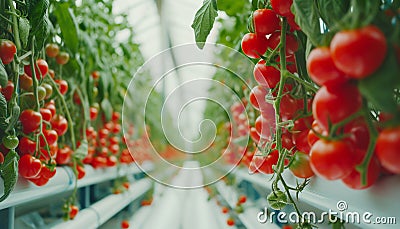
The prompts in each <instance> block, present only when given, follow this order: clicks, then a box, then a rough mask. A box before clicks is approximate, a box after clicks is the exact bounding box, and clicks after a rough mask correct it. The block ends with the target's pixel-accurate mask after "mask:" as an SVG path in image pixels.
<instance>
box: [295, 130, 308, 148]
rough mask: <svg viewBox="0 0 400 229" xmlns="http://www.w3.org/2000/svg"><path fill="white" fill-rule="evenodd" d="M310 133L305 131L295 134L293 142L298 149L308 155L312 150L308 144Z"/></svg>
mask: <svg viewBox="0 0 400 229" xmlns="http://www.w3.org/2000/svg"><path fill="white" fill-rule="evenodd" d="M308 132H309V131H308V130H303V131H301V132H299V133H295V134H293V142H294V144H295V145H296V148H297V149H298V150H300V151H302V152H304V153H307V154H309V153H310V150H311V147H310V144H308Z"/></svg>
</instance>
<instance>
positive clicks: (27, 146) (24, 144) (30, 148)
mask: <svg viewBox="0 0 400 229" xmlns="http://www.w3.org/2000/svg"><path fill="white" fill-rule="evenodd" d="M18 149H19V155H20V156H22V155H24V154H30V155H33V153H34V152H35V151H36V143H35V142H34V141H31V140H30V139H29V138H27V137H22V138H21V140H19V145H18Z"/></svg>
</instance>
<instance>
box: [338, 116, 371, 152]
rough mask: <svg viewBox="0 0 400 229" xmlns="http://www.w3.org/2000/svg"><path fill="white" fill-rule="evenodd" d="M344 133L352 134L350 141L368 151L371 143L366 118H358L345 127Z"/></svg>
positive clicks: (358, 147)
mask: <svg viewBox="0 0 400 229" xmlns="http://www.w3.org/2000/svg"><path fill="white" fill-rule="evenodd" d="M344 133H345V134H350V137H349V139H350V141H352V142H353V144H354V146H355V147H356V148H357V149H361V150H364V151H366V150H367V148H368V144H369V135H370V134H369V130H368V124H367V123H366V121H365V119H364V118H357V119H355V120H353V121H351V122H350V123H348V124H346V125H345V127H344Z"/></svg>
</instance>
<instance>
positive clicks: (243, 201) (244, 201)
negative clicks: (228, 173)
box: [238, 195, 247, 204]
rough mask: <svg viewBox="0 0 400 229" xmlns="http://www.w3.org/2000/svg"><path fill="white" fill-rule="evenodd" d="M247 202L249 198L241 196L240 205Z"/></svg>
mask: <svg viewBox="0 0 400 229" xmlns="http://www.w3.org/2000/svg"><path fill="white" fill-rule="evenodd" d="M246 201H247V197H246V196H245V195H241V196H239V198H238V203H241V204H244V203H246Z"/></svg>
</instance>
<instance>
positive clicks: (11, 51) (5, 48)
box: [0, 40, 17, 64]
mask: <svg viewBox="0 0 400 229" xmlns="http://www.w3.org/2000/svg"><path fill="white" fill-rule="evenodd" d="M15 53H17V47H16V46H15V44H14V43H13V42H12V41H10V40H1V43H0V58H1V61H2V62H3V64H9V63H11V62H12V61H13V60H14V55H15Z"/></svg>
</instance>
